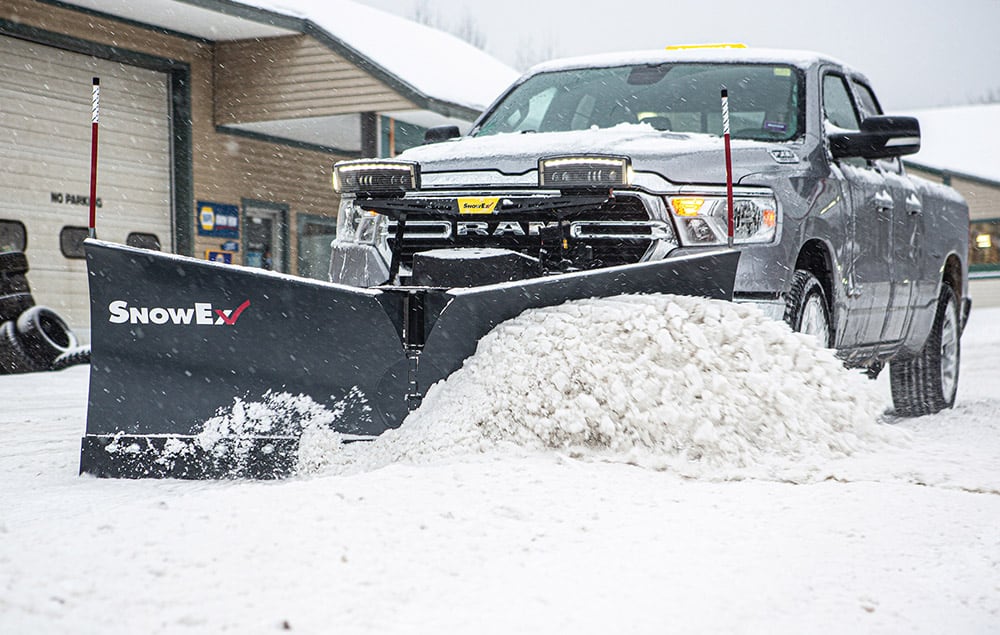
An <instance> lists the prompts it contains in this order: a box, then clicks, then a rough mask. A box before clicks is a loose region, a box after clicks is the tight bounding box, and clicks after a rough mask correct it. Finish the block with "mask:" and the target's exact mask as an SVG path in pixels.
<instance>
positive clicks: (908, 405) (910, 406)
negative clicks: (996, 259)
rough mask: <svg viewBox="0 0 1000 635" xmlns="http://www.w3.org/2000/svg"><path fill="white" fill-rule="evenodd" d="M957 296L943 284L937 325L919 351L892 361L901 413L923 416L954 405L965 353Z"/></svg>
mask: <svg viewBox="0 0 1000 635" xmlns="http://www.w3.org/2000/svg"><path fill="white" fill-rule="evenodd" d="M961 342H962V340H961V322H960V321H959V314H958V298H957V297H956V296H955V291H954V290H953V289H952V288H951V287H950V286H949V285H947V284H943V285H941V294H940V295H939V296H938V304H937V311H936V313H935V315H934V326H933V327H932V328H931V334H930V336H929V337H928V338H927V341H926V342H925V343H924V347H923V349H922V350H921V351H920V353H919V354H918V355H917V356H915V357H911V358H909V359H903V360H893V361H892V362H890V364H889V379H890V385H891V387H892V402H893V404H894V405H895V407H896V414H897V415H899V416H901V417H921V416H923V415H929V414H934V413H935V412H940V411H941V410H944V409H945V408H951V407H952V406H954V405H955V395H956V394H957V392H958V368H959V362H960V361H961V356H962V346H961Z"/></svg>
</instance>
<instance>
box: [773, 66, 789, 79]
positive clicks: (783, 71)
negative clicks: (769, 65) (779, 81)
mask: <svg viewBox="0 0 1000 635" xmlns="http://www.w3.org/2000/svg"><path fill="white" fill-rule="evenodd" d="M774 76H775V77H791V76H792V69H790V68H788V67H785V66H783V67H780V68H776V69H774Z"/></svg>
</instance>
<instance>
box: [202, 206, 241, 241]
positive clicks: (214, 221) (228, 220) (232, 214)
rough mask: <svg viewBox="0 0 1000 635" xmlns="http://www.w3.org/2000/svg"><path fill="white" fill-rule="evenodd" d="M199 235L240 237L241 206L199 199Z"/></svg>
mask: <svg viewBox="0 0 1000 635" xmlns="http://www.w3.org/2000/svg"><path fill="white" fill-rule="evenodd" d="M197 225H198V235H199V236H210V237H213V238H239V237H240V208H238V207H236V206H235V205H223V204H222V203H209V202H207V201H198V222H197Z"/></svg>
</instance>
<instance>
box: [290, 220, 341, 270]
mask: <svg viewBox="0 0 1000 635" xmlns="http://www.w3.org/2000/svg"><path fill="white" fill-rule="evenodd" d="M336 237H337V219H336V218H327V217H325V216H314V215H312V214H299V216H298V251H299V263H298V264H299V275H300V276H303V277H305V278H316V279H317V280H327V279H328V278H329V275H330V243H331V242H333V239H334V238H336Z"/></svg>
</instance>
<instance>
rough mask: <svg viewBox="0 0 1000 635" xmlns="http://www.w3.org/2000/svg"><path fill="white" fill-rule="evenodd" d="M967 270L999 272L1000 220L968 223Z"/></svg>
mask: <svg viewBox="0 0 1000 635" xmlns="http://www.w3.org/2000/svg"><path fill="white" fill-rule="evenodd" d="M969 268H970V269H971V270H974V271H976V270H978V271H1000V218H992V219H989V220H977V221H972V222H971V223H969Z"/></svg>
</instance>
